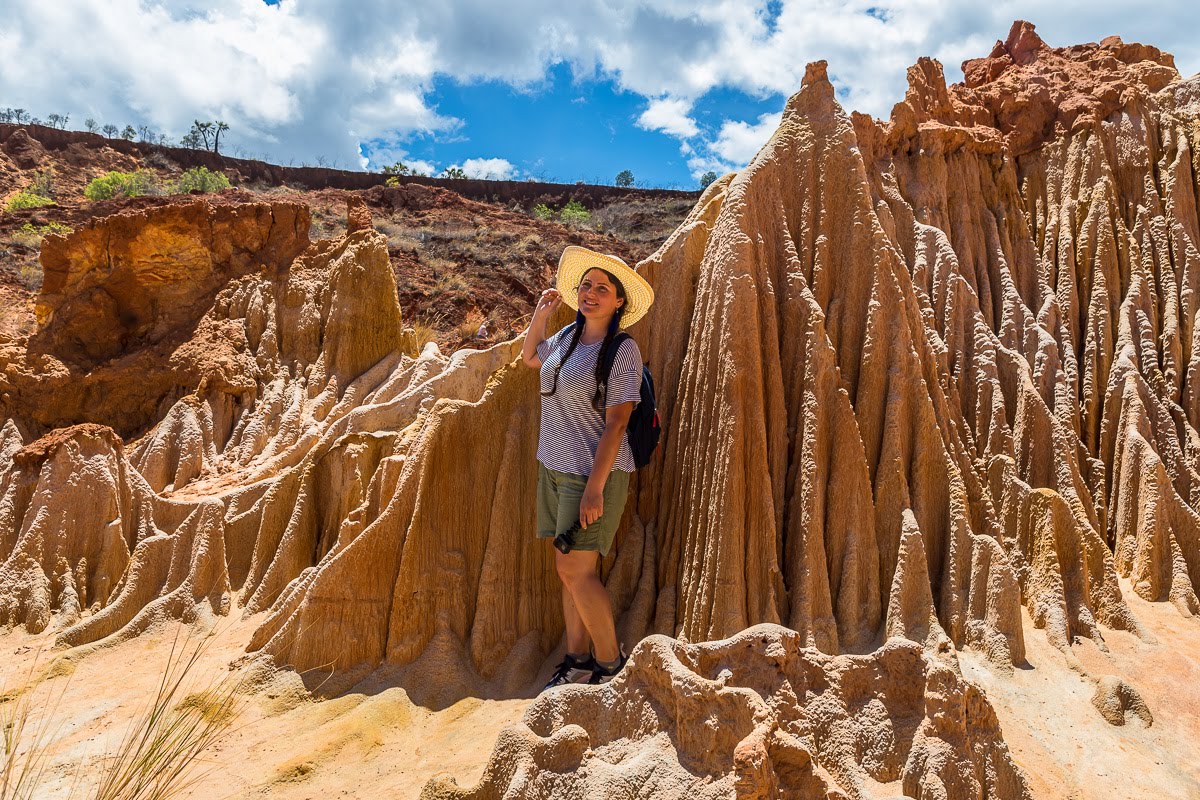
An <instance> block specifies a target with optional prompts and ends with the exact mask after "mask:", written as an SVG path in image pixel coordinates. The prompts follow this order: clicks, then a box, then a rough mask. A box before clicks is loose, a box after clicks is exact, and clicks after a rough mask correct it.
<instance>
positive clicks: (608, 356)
mask: <svg viewBox="0 0 1200 800" xmlns="http://www.w3.org/2000/svg"><path fill="white" fill-rule="evenodd" d="M629 338H631V337H630V336H629V334H628V333H626V332H625V331H620V332H619V333H617V335H616V336H614V337H613V340H612V345H611V346H610V347H609V348H608V352H607V353H605V354H604V366H603V368H602V370H601V372H600V377H601V378H603V379H604V406H605V407H606V408H607V407H608V378H609V376H611V375H612V368H613V362H615V361H616V360H617V351H618V350H620V349H621V343H622V342H624V341H625V340H626V339H629Z"/></svg>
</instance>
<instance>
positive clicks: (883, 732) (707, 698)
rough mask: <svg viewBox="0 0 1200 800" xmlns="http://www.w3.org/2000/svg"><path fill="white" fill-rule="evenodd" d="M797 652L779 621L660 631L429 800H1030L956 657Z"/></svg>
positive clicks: (437, 783) (553, 700) (552, 701)
mask: <svg viewBox="0 0 1200 800" xmlns="http://www.w3.org/2000/svg"><path fill="white" fill-rule="evenodd" d="M800 643H801V637H800V636H799V635H798V634H797V633H796V632H794V631H789V630H786V629H784V628H780V627H778V626H775V625H758V626H755V627H752V628H749V629H747V630H745V631H743V632H741V633H740V634H738V635H737V636H734V637H732V638H730V639H728V640H725V641H721V642H712V643H708V644H701V645H682V644H679V643H678V642H676V641H674V640H671V639H667V638H666V637H663V636H652V637H650V638H648V639H645V640H644V641H643V642H642V643H641V644H640V645H638V648H637V650H635V651H634V653H633V654H632V655H631V657H630V660H629V664H628V665H627V666H626V668H625V669H624V670H623V671H622V673H621V675H619V676H618V677H617V678H615V679H614V680H613V682H612V683H611V684H609V685H607V686H605V687H603V688H602V689H599V690H596V691H590V690H586V689H583V688H581V687H568V688H565V689H561V690H558V691H557V692H555V693H553V694H547V695H543V696H542V697H540V698H538V700H536V701H535V702H534V704H533V705H532V706H531V707H530V708H529V710H528V711H527V712H526V714H525V720H524V722H523V723H522V724H520V725H517V726H514V727H513V728H509V729H508V730H506V731H504V733H503V734H501V736H500V740H499V742H497V745H496V750H495V752H494V753H493V755H492V760H491V762H490V763H489V764H488V766H487V769H486V770H485V772H484V775H483V779H482V780H481V781H480V782H479V784H478V785H477V786H476V787H474V788H473V789H470V790H463V789H459V788H458V787H457V785H456V784H455V783H454V781H453V780H434V781H432V782H431V783H430V784H429V785H428V786H426V787H425V791H424V793H423V794H422V795H421V796H422V798H423V799H424V800H493V798H500V797H605V798H635V797H695V798H698V800H707V799H708V798H714V799H715V798H725V797H739V798H751V797H760V798H765V797H805V798H808V797H812V798H825V797H830V798H832V797H845V798H853V800H869V798H872V797H878V796H880V795H879V794H878V793H877V791H873V790H877V789H878V788H879V785H880V784H891V783H893V782H898V783H899V784H900V787H902V788H903V792H904V795H905V796H906V797H913V798H967V797H977V798H1013V799H1015V798H1023V797H1028V796H1029V793H1028V789H1027V788H1026V785H1025V780H1024V777H1023V776H1022V775H1021V773H1020V771H1019V770H1017V769H1015V768H1014V767H1013V765H1012V761H1011V759H1010V758H1009V754H1008V748H1007V747H1006V746H1005V745H1004V742H1003V739H1002V738H1001V736H1000V726H999V724H998V722H997V721H996V715H995V712H994V711H993V710H992V708H991V706H989V705H988V702H987V700H986V699H985V698H984V697H983V694H982V692H980V690H979V689H978V688H976V687H975V686H973V685H971V684H970V683H968V682H966V681H964V680H963V679H962V678H961V677H960V676H959V675H958V674H957V672H956V670H955V668H954V665H953V660H952V659H947V658H945V657H943V658H942V659H938V658H925V657H923V656H922V652H921V647H920V646H919V645H916V644H914V643H912V642H906V641H902V640H900V639H893V640H891V641H889V642H888V643H887V644H886V645H884V646H883V647H882V648H880V649H879V650H878V651H876V652H875V653H873V654H871V655H864V656H852V655H843V656H829V655H825V654H823V653H820V652H819V651H817V650H813V649H803V648H802V647H801V644H800Z"/></svg>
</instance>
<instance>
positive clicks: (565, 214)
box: [558, 200, 592, 225]
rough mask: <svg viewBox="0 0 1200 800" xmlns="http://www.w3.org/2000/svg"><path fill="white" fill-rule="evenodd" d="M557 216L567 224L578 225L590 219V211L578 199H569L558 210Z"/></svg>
mask: <svg viewBox="0 0 1200 800" xmlns="http://www.w3.org/2000/svg"><path fill="white" fill-rule="evenodd" d="M558 218H559V219H561V220H562V221H563V222H565V223H566V224H568V225H580V224H583V223H585V222H588V221H590V220H591V218H592V212H590V211H588V210H587V209H586V208H584V207H583V204H582V203H580V202H579V201H578V200H570V201H568V202H567V204H566V205H565V206H563V209H562V211H560V212H558Z"/></svg>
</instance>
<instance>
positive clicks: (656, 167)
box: [363, 62, 787, 189]
mask: <svg viewBox="0 0 1200 800" xmlns="http://www.w3.org/2000/svg"><path fill="white" fill-rule="evenodd" d="M431 96H432V97H434V98H436V109H437V112H438V113H439V114H442V115H445V116H450V117H454V118H456V119H459V120H462V123H461V125H460V126H458V127H457V128H456V129H455V130H454V131H453V132H452V133H438V134H426V135H417V136H414V137H412V139H411V140H409V142H408V143H407V147H406V149H407V151H408V155H409V156H410V158H409V160H408V163H422V164H462V163H463V162H464V161H466V160H467V159H472V158H478V157H480V154H481V153H494V154H495V156H494V157H501V158H503V159H504V160H506V161H508V162H509V163H511V164H513V165H514V167H515V169H516V170H517V172H518V174H519V175H521V176H533V177H537V178H539V179H542V180H548V181H555V182H567V183H570V182H574V181H576V180H584V181H587V182H588V183H596V182H600V183H606V182H612V180H613V179H614V178H615V176H616V175H617V173H618V172H620V171H621V170H625V169H628V170H631V171H632V172H633V174H634V177H635V179H636V180H637V182H638V183H639V184H646V185H653V186H666V187H677V188H682V189H692V188H695V185H696V180H695V178H694V177H693V176H692V175H691V171H690V169H689V167H688V163H687V161H688V159H687V157H686V156H685V155H683V154H682V153H681V152H680V147H679V141H678V140H677V139H676V138H674V137H672V136H669V135H666V134H664V133H662V132H660V131H654V130H647V129H645V128H643V127H639V126H638V125H637V124H636V120H637V119H638V117H639V116H640V115H641V114H642V112H643V111H644V110H645V109H646V105H647V103H646V100H645V99H644V98H642V97H640V96H639V95H636V94H634V93H633V92H629V91H622V90H621V89H620V87H618V86H616V85H615V84H614V83H613V81H612V80H608V79H603V78H596V77H590V78H587V79H576V78H575V77H574V75H573V74H572V70H571V68H570V66H569V65H568V64H566V63H563V62H560V63H558V64H554V65H551V66H550V67H548V69H547V76H546V79H545V81H544V82H543V83H541V84H539V85H537V86H534V87H521V88H517V87H513V86H510V85H508V84H506V83H504V82H502V81H486V82H482V83H470V84H463V83H459V82H458V81H455V80H453V79H450V78H445V77H439V78H438V79H436V80H435V81H434V84H433V89H432V92H431ZM786 99H787V98H786V97H785V96H784V95H783V94H772V95H768V96H767V97H765V98H762V99H757V98H754V97H751V96H750V95H747V94H745V93H744V92H739V91H736V90H728V89H716V90H712V91H710V92H709V93H708V94H706V95H705V96H704V97H702V98H700V100H699V101H698V102H697V104H696V106H695V109H694V111H693V116H694V118H695V119H696V122H697V125H698V127H700V128H701V129H702V130H707V131H708V132H710V133H711V134H715V132H716V131H717V130H718V129H719V128H720V125H721V123H722V122H723V121H724V120H726V119H728V118H729V117H731V116H733V117H736V118H738V119H757V118H758V117H759V116H760V115H761V114H764V113H772V112H779V111H781V110H782V108H783V104H784V102H785V100H786ZM372 144H373V142H372V141H367V142H365V143H364V146H363V151H364V154H365V155H367V156H368V157H369V156H370V155H371V154H372V149H373V148H372Z"/></svg>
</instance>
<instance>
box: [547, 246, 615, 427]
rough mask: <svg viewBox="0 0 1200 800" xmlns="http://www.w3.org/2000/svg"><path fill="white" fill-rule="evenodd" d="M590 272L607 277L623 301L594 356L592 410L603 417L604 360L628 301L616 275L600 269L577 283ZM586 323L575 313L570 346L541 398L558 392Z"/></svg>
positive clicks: (581, 314) (592, 268) (596, 268)
mask: <svg viewBox="0 0 1200 800" xmlns="http://www.w3.org/2000/svg"><path fill="white" fill-rule="evenodd" d="M592 270H596V271H598V272H603V273H604V274H605V275H607V276H608V279H609V280H610V281H612V284H613V287H614V288H616V290H617V297H619V298H620V299H622V300H625V302H624V303H622V304H621V305H620V306H618V307H617V310H616V313H614V314H613V315H612V319H611V320H609V321H608V330H607V331H605V333H604V344H602V345H600V352H599V353H598V354H597V355H596V393H595V394H594V395H592V408H594V409H596V411H598V412H599V413H600V415H601V416H603V415H604V400H605V398H604V395H605V389H606V388H607V387H605V386H604V385H603V378H604V376H603V371H604V366H603V365H604V359H605V358H607V356H608V349H609V347H611V346H612V341H613V338H615V337H616V335H617V332H618V331H620V330H621V314H622V312H624V311H625V307H626V305H628V303H629V301H628V300H627V299H626V297H625V287H624V286H623V285H622V284H621V282H620V281H619V280H617V276H616V275H613V274H612V273H611V272H609V271H608V270H606V269H601V268H600V267H591V268H590V269H588V270H587V271H586V272H584V273H583V275H581V276H579V282H580V283H583V279H584V278H586V277H587V274H588V272H591V271H592ZM586 321H587V318H586V317H584V316H583V312H582V311H576V312H575V323H574V325H575V329H574V330H573V331H571V344H570V345H568V346H567V352H566V353H564V354H563V357H562V358H561V359H559V362H558V366H556V367H555V368H554V380H553V382H552V383H551V384H550V391H548V392H542V393H541V394H542V396H543V397H549V396H550V395H552V394H554V393H555V392H556V391H557V390H558V373H559V372H561V371H562V368H563V364H565V363H567V359H568V358H570V357H571V353H573V352H574V351H575V345H577V344H579V337H581V336H583V327H584V323H585V322H586Z"/></svg>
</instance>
